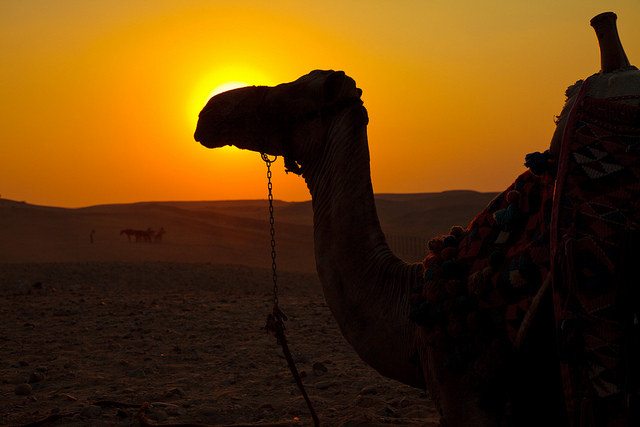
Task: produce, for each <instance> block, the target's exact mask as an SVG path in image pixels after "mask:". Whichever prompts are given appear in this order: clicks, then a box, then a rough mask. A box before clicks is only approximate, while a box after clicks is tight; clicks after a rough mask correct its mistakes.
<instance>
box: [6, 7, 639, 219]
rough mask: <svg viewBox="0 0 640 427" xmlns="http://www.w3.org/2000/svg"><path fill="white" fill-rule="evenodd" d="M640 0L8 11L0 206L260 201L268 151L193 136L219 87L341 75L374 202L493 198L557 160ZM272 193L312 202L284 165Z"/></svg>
mask: <svg viewBox="0 0 640 427" xmlns="http://www.w3.org/2000/svg"><path fill="white" fill-rule="evenodd" d="M609 10H611V11H614V12H616V13H617V14H618V28H619V32H620V36H621V38H622V42H623V45H624V47H625V49H626V51H627V56H628V57H629V59H630V61H631V62H632V63H633V64H636V65H640V2H638V1H637V0H627V1H622V0H620V1H616V0H571V1H562V0H537V1H535V2H534V1H529V0H494V1H475V0H459V1H451V0H446V1H445V0H433V1H424V0H400V1H393V2H391V1H386V0H361V1H349V0H324V1H322V2H318V1H311V0H287V1H278V0H272V1H267V0H264V1H240V0H239V1H234V2H230V1H218V0H201V1H200V0H180V1H178V0H175V1H161V0H145V1H140V0H110V1H108V2H107V1H105V2H100V1H86V0H66V1H65V0H60V1H50V0H33V1H24V2H23V1H19V2H18V1H15V2H14V1H4V2H0V54H1V57H2V60H1V62H0V64H1V66H0V73H1V78H0V96H1V97H0V99H1V100H2V101H1V103H0V113H1V114H0V141H1V143H0V196H1V197H3V198H9V199H14V200H25V201H27V202H29V203H35V204H43V205H53V206H64V207H79V206H88V205H93V204H101V203H128V202H136V201H152V200H220V199H260V198H266V185H267V183H266V176H265V174H266V170H265V166H264V164H263V162H262V161H261V160H260V156H259V154H256V153H248V152H241V151H239V150H237V149H231V148H225V149H220V150H208V149H206V148H204V147H202V146H200V145H199V144H198V143H196V142H195V141H194V140H193V136H192V135H193V131H194V129H195V124H196V121H197V115H198V112H199V110H200V108H201V107H202V106H203V105H204V103H205V101H206V100H207V97H208V95H209V93H210V92H211V91H212V90H213V89H214V88H215V87H217V86H219V85H220V84H223V83H226V82H229V81H239V82H245V83H247V84H267V85H274V84H277V83H282V82H287V81H291V80H294V79H296V78H297V77H299V76H301V75H303V74H306V73H308V72H309V71H311V70H313V69H318V68H320V69H335V70H344V71H345V72H346V73H347V74H348V75H350V76H351V77H353V78H354V79H355V80H356V82H357V84H358V86H359V87H360V88H362V89H363V91H364V94H363V100H364V102H365V106H366V107H367V109H368V111H369V117H370V125H369V144H370V149H371V163H372V175H373V184H374V190H375V191H376V192H396V193H410V192H432V191H443V190H451V189H473V190H479V191H500V190H502V189H504V188H506V187H507V186H508V185H509V184H510V183H511V182H512V181H513V179H514V178H515V177H516V176H517V175H518V174H520V173H521V172H522V171H523V170H524V166H523V165H522V164H523V161H524V155H525V154H527V153H529V152H532V151H543V150H544V149H546V148H547V146H548V143H549V140H550V137H551V133H552V131H553V127H554V123H553V119H554V115H555V114H557V113H559V111H560V108H561V107H562V103H563V101H564V90H565V88H566V87H567V86H568V85H569V84H571V83H573V82H575V80H577V79H579V78H584V77H587V76H589V75H590V74H593V73H595V72H597V71H598V70H599V65H600V64H599V56H598V55H599V51H598V46H597V41H596V38H595V33H594V31H593V29H592V28H591V27H590V26H589V20H590V19H591V18H592V17H593V16H595V15H596V14H598V13H600V12H604V11H609ZM274 169H275V170H274V178H273V180H274V192H275V198H277V199H282V200H290V201H295V200H308V199H309V195H308V192H307V190H306V187H305V185H304V182H303V181H302V180H301V179H300V178H298V177H295V176H292V175H285V174H284V172H283V169H284V167H283V164H282V161H281V160H279V161H278V162H277V163H276V164H275V166H274Z"/></svg>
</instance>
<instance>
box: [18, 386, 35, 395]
mask: <svg viewBox="0 0 640 427" xmlns="http://www.w3.org/2000/svg"><path fill="white" fill-rule="evenodd" d="M32 391H33V390H32V388H31V384H19V385H17V386H16V388H15V390H14V393H15V394H16V395H18V396H29V395H30V394H31V392H32Z"/></svg>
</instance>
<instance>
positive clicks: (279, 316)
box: [261, 153, 320, 427]
mask: <svg viewBox="0 0 640 427" xmlns="http://www.w3.org/2000/svg"><path fill="white" fill-rule="evenodd" d="M261 156H262V160H264V162H265V163H266V164H267V181H268V185H267V187H268V189H269V225H270V230H269V232H270V234H271V269H272V271H273V313H270V314H269V315H268V316H267V325H266V326H265V329H266V330H267V332H271V333H272V334H273V335H274V336H275V337H276V340H277V342H278V344H280V345H281V346H282V352H283V353H284V357H285V359H287V364H288V365H289V369H290V370H291V374H292V375H293V378H294V379H295V380H296V384H298V389H299V390H300V393H302V397H304V400H305V402H307V407H308V408H309V413H310V414H311V418H313V425H314V426H315V427H319V426H320V420H319V419H318V415H316V411H315V410H314V409H313V405H312V404H311V400H310V399H309V396H308V395H307V391H306V390H305V389H304V384H302V379H301V378H300V374H298V369H297V368H296V364H295V362H294V361H293V357H292V356H291V351H290V350H289V345H288V344H287V337H286V336H285V335H284V330H285V326H284V322H285V321H287V320H288V318H287V316H286V314H284V312H283V311H282V310H281V309H280V306H279V305H278V273H277V271H276V239H275V235H276V231H275V228H274V226H273V224H274V219H273V185H272V184H271V163H273V162H275V161H276V159H277V158H278V157H277V156H276V157H274V158H273V160H271V159H269V156H268V155H267V154H265V153H261Z"/></svg>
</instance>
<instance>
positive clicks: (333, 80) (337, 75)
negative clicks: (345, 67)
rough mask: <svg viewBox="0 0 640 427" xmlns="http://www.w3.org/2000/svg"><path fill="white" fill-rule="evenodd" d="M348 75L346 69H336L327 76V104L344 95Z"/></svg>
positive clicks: (325, 87) (325, 101) (325, 92)
mask: <svg viewBox="0 0 640 427" xmlns="http://www.w3.org/2000/svg"><path fill="white" fill-rule="evenodd" d="M347 79H349V77H347V76H346V75H345V73H344V71H335V72H333V73H331V74H329V76H328V77H327V80H326V81H325V83H324V99H323V103H324V104H325V105H331V104H333V103H334V102H336V101H337V100H338V99H340V97H341V96H342V94H343V92H344V86H345V84H346V83H347Z"/></svg>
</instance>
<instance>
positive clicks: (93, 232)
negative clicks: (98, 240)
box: [89, 230, 96, 243]
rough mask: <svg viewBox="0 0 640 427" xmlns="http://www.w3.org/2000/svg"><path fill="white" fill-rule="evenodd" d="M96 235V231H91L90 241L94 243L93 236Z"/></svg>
mask: <svg viewBox="0 0 640 427" xmlns="http://www.w3.org/2000/svg"><path fill="white" fill-rule="evenodd" d="M94 234H96V230H91V234H89V240H90V241H91V243H93V235H94Z"/></svg>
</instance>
